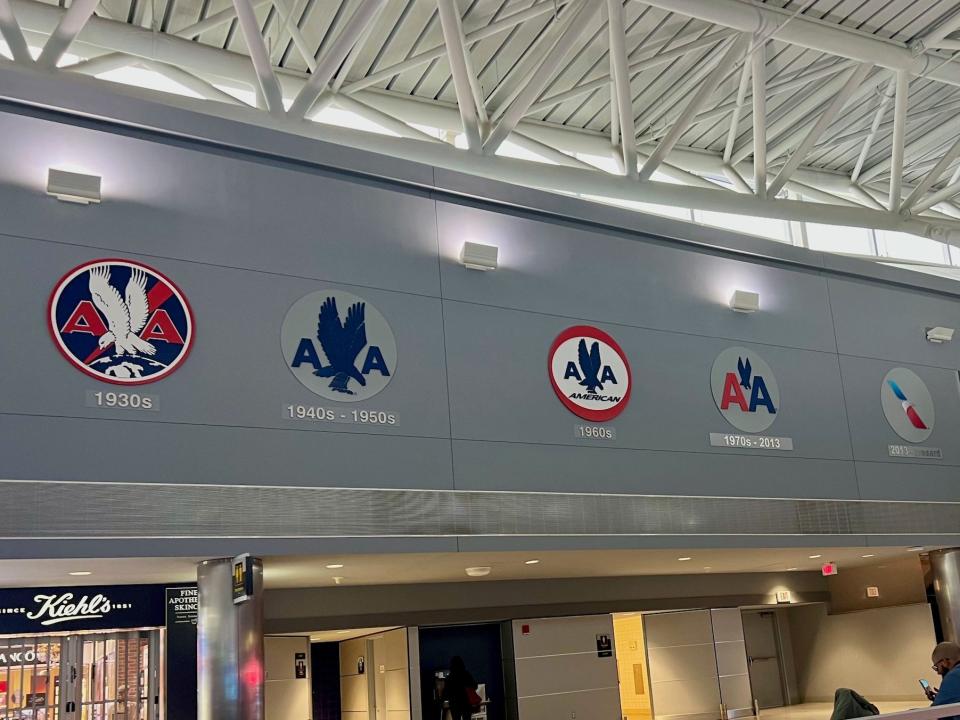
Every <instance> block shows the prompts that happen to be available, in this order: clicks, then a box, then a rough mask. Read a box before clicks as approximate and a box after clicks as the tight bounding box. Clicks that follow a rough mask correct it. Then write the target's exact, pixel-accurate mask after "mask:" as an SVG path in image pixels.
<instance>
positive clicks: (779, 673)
mask: <svg viewBox="0 0 960 720" xmlns="http://www.w3.org/2000/svg"><path fill="white" fill-rule="evenodd" d="M743 635H744V640H745V641H746V647H747V664H748V667H749V670H750V684H751V685H752V686H753V696H754V698H756V701H757V703H758V704H759V706H760V709H761V710H765V709H768V708H778V707H783V706H784V705H786V700H785V693H784V686H783V659H782V658H781V656H780V628H779V625H778V622H777V615H776V613H774V612H769V611H759V612H744V613H743Z"/></svg>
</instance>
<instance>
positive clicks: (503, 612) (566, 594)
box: [264, 572, 829, 633]
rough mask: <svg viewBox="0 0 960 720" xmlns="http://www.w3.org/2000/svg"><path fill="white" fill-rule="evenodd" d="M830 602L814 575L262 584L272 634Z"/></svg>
mask: <svg viewBox="0 0 960 720" xmlns="http://www.w3.org/2000/svg"><path fill="white" fill-rule="evenodd" d="M778 590H789V591H790V592H791V593H792V595H793V599H794V602H826V601H827V600H829V594H828V592H827V583H826V580H825V579H824V578H823V577H822V576H821V575H820V573H806V572H792V573H745V574H724V575H713V574H704V575H665V576H654V575H649V576H634V577H608V578H575V579H558V580H509V581H486V580H485V581H472V582H463V583H438V584H429V585H389V586H388V585H382V586H377V585H373V586H355V585H353V586H352V585H343V586H338V587H326V588H296V589H274V590H267V591H266V594H265V596H264V603H265V610H264V616H265V623H266V627H267V630H268V631H269V632H273V633H310V632H314V631H317V630H329V629H339V628H351V627H354V628H356V627H385V626H392V625H420V624H423V625H437V624H453V623H474V622H499V621H502V620H511V619H516V618H527V617H531V616H536V617H561V616H570V615H591V614H597V613H611V612H639V611H643V610H678V609H684V608H705V607H712V608H737V607H741V606H753V605H774V604H776V594H777V591H778Z"/></svg>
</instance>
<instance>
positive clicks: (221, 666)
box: [169, 558, 264, 720]
mask: <svg viewBox="0 0 960 720" xmlns="http://www.w3.org/2000/svg"><path fill="white" fill-rule="evenodd" d="M197 585H198V587H199V591H200V603H199V605H200V607H199V615H198V619H197V690H198V699H197V718H198V720H263V673H264V666H263V564H262V562H261V561H260V560H254V562H253V597H251V598H250V599H249V600H247V601H246V602H243V603H241V604H239V605H235V604H234V603H233V564H232V560H231V559H230V558H221V559H219V560H206V561H204V562H202V563H200V565H199V566H198V567H197ZM169 692H176V688H171V689H170V690H169Z"/></svg>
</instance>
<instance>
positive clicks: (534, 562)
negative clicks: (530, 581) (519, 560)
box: [524, 560, 540, 565]
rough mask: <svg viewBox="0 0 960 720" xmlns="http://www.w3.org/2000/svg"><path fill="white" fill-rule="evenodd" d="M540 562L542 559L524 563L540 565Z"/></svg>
mask: <svg viewBox="0 0 960 720" xmlns="http://www.w3.org/2000/svg"><path fill="white" fill-rule="evenodd" d="M539 564H540V561H539V560H527V561H526V562H525V563H524V565H539Z"/></svg>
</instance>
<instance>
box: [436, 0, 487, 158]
mask: <svg viewBox="0 0 960 720" xmlns="http://www.w3.org/2000/svg"><path fill="white" fill-rule="evenodd" d="M437 9H438V11H439V13H440V27H441V29H442V30H443V40H444V43H445V44H446V46H447V58H448V60H449V63H450V72H451V74H452V75H453V89H454V91H455V92H456V94H457V107H458V108H459V110H460V117H461V119H462V120H463V133H464V135H466V136H467V149H469V150H470V152H472V153H476V154H479V153H481V152H483V137H482V135H481V131H480V117H479V115H478V114H477V109H478V108H477V104H476V100H475V99H474V95H473V90H472V89H471V83H470V68H468V67H467V52H468V51H467V47H466V41H465V39H464V36H463V25H462V22H461V18H460V10H459V9H458V8H457V6H456V4H455V2H454V0H437Z"/></svg>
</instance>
